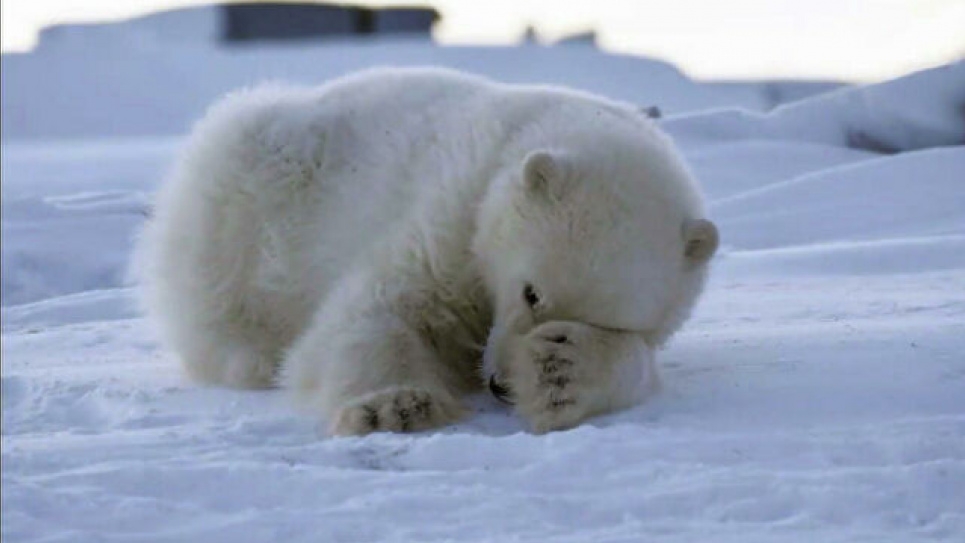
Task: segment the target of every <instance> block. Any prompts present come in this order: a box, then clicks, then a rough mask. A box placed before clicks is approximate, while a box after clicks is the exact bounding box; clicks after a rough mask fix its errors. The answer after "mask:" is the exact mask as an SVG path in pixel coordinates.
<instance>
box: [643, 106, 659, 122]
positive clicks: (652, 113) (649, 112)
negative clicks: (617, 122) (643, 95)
mask: <svg viewBox="0 0 965 543" xmlns="http://www.w3.org/2000/svg"><path fill="white" fill-rule="evenodd" d="M640 113H643V114H644V115H646V116H647V117H650V118H651V119H659V118H661V117H663V112H662V111H660V108H659V107H657V106H649V107H646V106H644V107H641V108H640Z"/></svg>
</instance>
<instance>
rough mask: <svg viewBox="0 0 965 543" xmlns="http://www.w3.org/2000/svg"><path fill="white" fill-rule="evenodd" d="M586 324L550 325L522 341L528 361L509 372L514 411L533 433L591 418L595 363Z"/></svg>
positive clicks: (547, 324)
mask: <svg viewBox="0 0 965 543" xmlns="http://www.w3.org/2000/svg"><path fill="white" fill-rule="evenodd" d="M590 334H591V332H590V330H589V329H588V327H586V326H585V325H582V324H579V323H569V322H550V323H546V324H543V325H541V326H539V327H537V328H536V329H535V330H533V331H532V332H530V334H529V335H528V336H527V337H526V342H527V349H526V352H525V356H526V357H527V358H528V360H526V361H525V363H524V364H522V365H521V366H522V367H516V368H514V371H515V372H516V375H515V377H514V379H513V381H514V382H513V383H512V385H511V386H512V390H513V395H514V399H515V402H516V410H517V411H518V412H519V414H520V415H521V416H523V417H524V418H525V419H527V420H528V421H529V424H530V426H531V427H532V429H533V431H534V432H536V433H545V432H549V431H552V430H562V429H565V428H570V427H573V426H576V425H577V424H579V423H580V422H582V421H583V420H585V419H586V418H587V417H589V416H590V415H592V414H594V408H593V406H594V405H595V395H596V390H595V389H596V388H597V386H596V384H595V383H596V381H598V380H599V379H598V375H597V373H599V364H600V361H598V360H594V359H593V354H592V352H591V351H592V348H591V347H592V346H591V343H592V341H593V339H592V337H591V335H590Z"/></svg>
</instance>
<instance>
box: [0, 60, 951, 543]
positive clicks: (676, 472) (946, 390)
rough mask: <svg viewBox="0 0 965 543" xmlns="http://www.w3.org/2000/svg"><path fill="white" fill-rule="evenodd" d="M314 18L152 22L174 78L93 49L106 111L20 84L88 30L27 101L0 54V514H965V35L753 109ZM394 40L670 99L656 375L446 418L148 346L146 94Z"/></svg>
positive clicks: (686, 531) (808, 532)
mask: <svg viewBox="0 0 965 543" xmlns="http://www.w3.org/2000/svg"><path fill="white" fill-rule="evenodd" d="M191 47H196V48H198V49H197V50H193V49H191ZM328 47H329V48H328V49H324V51H325V53H324V54H321V56H319V54H320V51H321V50H322V49H321V48H316V49H311V50H307V52H305V51H302V53H301V55H302V56H299V54H300V53H299V52H298V51H296V50H292V49H290V48H281V49H279V50H271V49H259V50H254V51H248V52H245V53H241V54H239V53H228V52H224V51H213V50H210V49H209V48H207V47H206V46H198V45H194V46H190V47H189V46H187V45H186V46H184V47H183V48H181V49H178V48H173V49H166V50H167V51H168V52H167V53H165V55H167V56H166V57H165V58H169V59H180V60H183V61H184V64H183V65H184V66H189V65H190V66H193V67H194V68H196V69H197V71H196V72H194V73H193V76H194V77H193V78H191V79H190V81H186V80H185V79H184V78H178V77H172V76H171V74H172V71H171V69H170V65H167V67H165V65H163V64H162V65H161V66H156V65H151V64H150V62H147V61H146V60H144V59H141V61H140V62H137V55H136V54H134V53H131V52H122V51H117V50H114V51H112V52H111V53H110V55H114V57H116V58H119V57H123V56H124V55H128V56H127V57H124V58H126V59H127V63H121V64H115V65H113V66H114V67H113V69H114V70H116V72H115V77H116V78H118V79H119V80H120V83H119V88H121V89H120V90H119V91H118V92H121V96H130V95H129V94H124V92H127V91H124V89H125V88H126V89H128V90H130V89H147V88H148V87H150V88H151V89H153V91H152V92H153V94H151V100H152V102H151V109H147V110H146V109H143V108H141V109H138V108H137V107H134V106H135V105H136V104H134V105H132V104H130V103H123V101H121V102H122V103H119V104H118V105H119V107H121V109H122V110H123V111H122V112H120V113H117V114H112V113H111V111H110V110H109V109H106V108H105V104H110V103H111V96H110V95H109V94H103V93H104V92H106V91H105V90H104V88H106V87H105V86H106V85H108V84H109V82H108V81H103V80H101V83H100V85H102V87H99V88H97V89H95V90H88V91H83V92H81V91H77V90H76V89H69V90H68V91H65V92H67V96H72V97H75V98H76V97H78V96H79V97H80V98H77V100H78V101H77V102H75V103H67V102H65V101H63V100H61V101H59V102H56V103H53V102H51V109H50V110H47V109H45V108H44V107H42V106H43V105H44V104H45V101H46V100H53V98H54V96H55V94H56V93H55V92H54V91H55V90H57V88H58V86H59V85H61V84H62V83H63V81H65V80H68V79H69V77H68V76H69V74H70V73H74V72H77V73H88V74H89V75H88V76H87V78H88V79H86V80H85V81H93V80H96V79H97V77H98V76H97V74H98V73H99V72H98V70H107V67H108V66H109V64H108V61H109V60H111V58H112V57H110V55H106V56H105V57H98V58H87V57H88V56H89V55H85V54H84V53H83V52H76V53H73V54H72V53H70V52H66V51H64V52H61V53H58V54H59V55H61V56H59V57H56V58H54V59H53V60H52V57H51V56H50V55H51V53H50V52H49V51H48V52H47V53H44V55H47V56H40V57H36V58H33V60H32V61H31V57H30V56H23V57H17V59H16V62H17V63H18V64H17V67H16V70H19V72H18V73H21V74H27V76H29V78H32V79H29V81H33V84H35V85H36V86H37V88H38V89H39V90H38V94H37V95H36V96H34V97H33V98H30V99H24V100H23V101H21V100H19V99H18V98H19V97H22V96H26V95H27V94H29V92H28V91H29V88H28V87H27V86H26V83H23V80H20V82H17V81H14V82H13V83H8V81H9V80H10V78H8V76H9V75H10V72H9V71H8V66H12V64H8V60H9V59H7V58H4V61H3V62H4V68H3V69H4V93H3V112H2V113H3V118H4V140H3V146H2V257H3V260H2V306H3V307H2V338H3V341H2V402H3V412H2V417H3V418H2V492H3V495H2V518H3V522H2V538H3V541H4V542H8V541H9V542H20V541H79V542H88V541H171V542H185V541H192V542H193V541H204V542H216V541H266V542H273V541H306V542H308V541H312V542H315V541H347V542H364V541H418V542H430V541H454V542H462V541H499V542H543V541H570V542H635V541H657V540H659V541H734V542H754V541H808V542H810V541H821V542H834V541H874V542H884V541H896V542H907V541H918V540H947V541H961V538H962V537H963V534H965V147H963V144H965V119H963V117H962V111H963V109H962V108H963V105H965V64H962V63H959V64H957V65H953V66H950V67H946V68H940V69H936V70H933V71H930V72H926V73H922V74H916V75H913V76H910V77H908V78H904V79H902V80H898V81H895V82H891V83H886V84H882V85H879V86H875V87H871V88H867V89H855V88H845V89H840V90H838V91H834V92H832V93H830V94H824V95H819V96H814V97H811V98H809V99H806V100H804V101H802V102H798V103H795V104H791V105H789V106H785V107H782V108H779V109H777V110H775V111H772V112H770V113H762V112H761V111H762V110H763V109H765V108H762V107H757V106H760V104H759V103H757V102H754V101H753V100H751V99H750V98H749V96H751V94H748V92H749V91H748V90H747V89H752V88H753V86H744V87H740V89H743V90H740V92H736V93H735V88H736V87H726V86H724V87H722V86H706V85H700V84H695V83H693V82H690V81H687V80H686V79H685V78H683V77H682V76H680V75H679V74H675V73H674V72H673V71H672V70H671V69H670V68H669V67H665V66H661V65H654V64H653V63H651V62H649V61H644V60H633V59H629V58H621V59H613V58H610V57H605V56H602V55H599V54H598V53H594V52H592V51H589V50H587V49H583V48H554V49H538V50H537V49H529V50H525V51H514V50H472V49H463V50H452V51H442V50H431V49H430V48H429V47H428V46H427V45H425V44H422V45H416V44H406V45H403V46H399V47H398V48H396V47H395V46H394V45H393V46H389V45H385V44H383V45H381V46H380V45H379V44H374V45H360V44H356V45H351V46H344V47H342V46H338V45H331V46H328ZM420 47H421V48H422V49H419V48H420ZM363 49H364V50H365V51H368V52H367V53H366V52H365V51H362V50H363ZM360 51H362V52H361V53H360ZM396 53H398V55H399V58H401V59H402V60H401V62H406V63H411V62H413V59H417V60H425V61H434V60H437V59H446V62H447V64H448V65H455V66H457V67H463V68H470V69H476V70H477V71H482V72H484V73H490V74H495V75H502V76H505V78H506V79H514V78H526V79H530V80H538V79H539V78H541V77H545V78H546V79H547V80H551V81H553V82H557V83H570V84H572V85H574V86H579V87H582V88H588V89H591V90H595V91H598V92H602V93H604V94H610V95H613V96H617V97H620V98H624V99H633V100H636V101H638V102H639V103H641V105H650V104H652V103H656V104H658V105H665V104H671V105H673V107H669V108H668V109H669V110H670V111H671V112H676V113H679V114H678V115H673V116H670V117H668V118H667V119H665V120H664V121H663V124H664V126H665V127H666V128H667V130H668V131H670V133H671V134H673V135H674V137H675V138H676V139H677V140H678V141H679V142H680V144H681V146H682V147H683V149H684V151H685V154H686V155H687V157H688V158H689V159H690V161H691V163H692V165H693V168H694V170H695V171H696V173H697V174H698V176H699V177H700V179H701V180H702V182H703V184H704V186H705V187H706V191H707V193H708V196H709V199H710V201H711V206H710V210H711V215H712V217H713V218H714V219H715V220H716V221H717V222H718V224H719V226H720V228H721V231H722V234H723V239H724V251H723V254H722V255H721V257H720V258H719V260H718V262H717V264H716V266H715V269H714V273H713V277H712V280H711V282H710V284H709V287H708V289H707V294H706V297H705V298H704V300H703V302H702V303H701V305H700V307H699V309H698V311H697V312H696V314H695V316H694V318H693V320H692V321H691V322H690V323H689V325H688V326H687V327H686V329H685V331H684V332H683V333H681V334H680V335H679V336H678V337H677V338H676V339H675V340H674V342H673V344H672V345H671V346H670V347H669V348H668V349H667V350H666V351H665V352H663V353H662V363H661V366H662V369H663V376H664V390H663V392H662V393H661V394H660V395H659V396H658V397H657V398H656V399H655V400H654V401H652V402H651V403H649V404H647V405H644V406H641V407H638V408H635V409H632V410H630V411H627V412H624V413H619V414H615V415H611V416H607V417H602V418H599V419H596V420H594V421H592V423H590V424H587V425H584V426H582V427H580V428H577V429H574V430H571V431H567V432H559V433H554V434H549V435H545V436H534V435H530V434H527V433H525V432H524V431H523V427H522V424H521V423H520V421H518V420H517V419H515V418H514V417H513V416H512V415H511V414H510V413H508V412H507V411H506V410H505V409H504V408H503V407H502V406H500V405H499V404H497V403H496V402H495V401H494V400H492V399H490V398H488V397H486V396H480V397H478V398H476V400H475V407H476V413H475V414H474V416H472V417H471V418H469V419H467V420H466V421H465V422H463V423H461V424H459V425H457V426H455V427H451V428H447V429H445V430H442V431H437V432H429V433H425V434H420V435H391V434H380V435H372V436H368V437H364V438H339V439H332V438H329V437H327V436H325V435H324V432H323V431H321V430H319V428H318V427H317V425H316V421H314V420H311V419H308V418H305V417H304V416H302V415H298V414H296V413H295V412H294V410H293V409H291V407H290V405H289V403H288V402H287V401H286V398H285V395H284V393H283V392H282V391H268V392H241V391H229V390H222V389H214V388H204V387H200V386H197V385H194V384H192V383H190V382H188V381H186V380H185V378H184V377H183V376H182V374H181V372H180V371H179V368H178V366H177V363H176V361H175V360H174V357H173V356H172V354H171V353H170V352H167V351H165V350H164V349H162V348H161V347H159V345H158V344H157V341H156V337H155V334H154V332H153V330H152V327H151V325H150V323H149V322H147V321H145V320H144V319H143V318H141V316H140V315H139V313H138V311H137V309H136V307H135V305H134V302H133V300H134V295H133V289H132V287H131V286H130V285H128V284H126V283H125V281H124V277H125V266H126V262H127V259H128V257H129V251H130V246H131V236H132V235H133V232H134V231H135V229H136V227H137V226H138V225H139V224H140V223H141V222H142V221H143V219H144V216H145V214H146V213H148V212H149V206H150V201H151V195H152V193H153V191H154V190H155V188H156V187H157V184H158V183H159V182H160V181H161V179H162V178H163V176H164V173H165V170H166V168H167V165H168V164H169V161H170V159H171V156H172V155H173V153H174V152H175V150H176V148H177V145H178V143H179V139H178V137H177V136H176V134H175V135H172V130H169V128H170V126H169V124H168V123H170V122H172V118H168V117H165V115H168V114H169V113H171V112H175V113H177V115H175V116H174V117H173V119H174V120H175V121H178V120H179V119H180V120H183V119H182V117H183V116H184V115H186V114H187V113H188V112H191V111H193V109H192V108H195V107H197V104H194V102H193V100H196V99H198V98H199V97H201V96H203V95H205V93H209V92H214V89H220V88H222V87H227V86H230V85H234V84H242V83H245V82H246V81H248V82H250V81H251V80H253V79H254V78H257V77H259V76H260V75H261V74H260V72H259V70H260V68H259V67H260V66H266V65H269V64H271V60H272V59H273V58H277V59H279V60H278V62H279V65H281V66H287V67H288V68H285V69H294V68H292V67H295V66H307V65H309V64H310V63H311V60H312V58H315V59H316V60H317V59H322V60H323V61H328V60H332V59H335V58H338V59H339V63H338V64H337V66H335V67H333V66H331V65H330V66H327V67H326V68H325V69H320V70H319V71H318V72H316V74H318V73H323V74H324V73H329V72H332V73H334V72H338V71H344V70H348V69H351V68H353V67H359V66H363V65H368V64H371V63H385V62H389V61H391V60H392V58H394V57H393V55H395V54H396ZM152 54H160V53H157V52H155V53H152ZM178 55H181V57H178ZM234 55H239V58H235V59H234V60H232V59H230V58H229V57H233V56H234ZM339 55H341V56H339ZM189 57H190V58H189ZM148 58H149V59H156V58H157V57H156V56H155V57H151V56H150V55H149V56H148ZM254 58H257V59H260V60H259V62H258V63H254V64H253V65H252V66H253V67H252V68H251V69H250V70H249V71H244V70H242V66H243V64H244V63H243V62H242V61H243V60H244V59H248V60H251V59H254ZM191 59H193V60H191ZM197 59H201V60H200V61H198V60H197ZM180 60H179V62H180ZM537 60H538V63H537V62H536V61H537ZM31 62H32V64H31ZM172 62H173V60H172ZM85 63H86V64H85ZM537 64H538V66H539V69H538V70H537V69H536V68H535V66H536V65H537ZM31 66H32V68H31ZM222 68H224V70H222ZM531 69H532V71H531ZM31 70H32V71H31ZM125 70H127V71H125ZM154 70H157V71H156V74H155V75H154V76H151V77H153V78H149V79H148V80H147V82H145V81H141V80H138V78H139V77H142V76H145V77H147V75H150V74H149V72H151V71H154ZM325 70H328V72H326V71H325ZM105 73H107V72H105ZM661 73H662V74H664V75H663V76H660V75H659V74H661ZM132 74H133V75H132ZM146 74H147V75H146ZM158 74H159V75H158ZM547 74H553V75H552V76H551V77H550V76H548V75H547ZM654 74H656V75H654ZM162 76H164V77H162ZM25 77H26V76H25ZM45 81H46V83H45ZM628 81H632V82H633V84H634V85H637V86H638V87H639V88H637V87H628V86H627V85H626V82H628ZM8 84H9V85H11V86H10V87H8ZM17 85H21V86H22V87H23V88H22V89H21V90H19V91H17V92H21V91H22V93H21V94H17V93H16V92H14V93H13V94H10V93H8V90H9V89H13V88H14V87H15V86H17ZM158 85H160V86H159V87H158ZM182 87H187V90H188V91H190V92H187V93H186V94H187V95H189V97H190V100H187V101H185V98H184V95H182V94H179V91H180V90H181V89H182ZM198 87H203V88H204V89H206V90H205V92H199V91H197V88H198ZM192 89H193V90H192ZM122 91H123V92H122ZM84 92H89V94H90V95H89V96H84ZM749 102H754V103H749ZM754 104H757V106H755V105H754ZM728 105H734V106H737V107H735V108H733V109H728V108H727V106H728ZM85 107H86V109H85ZM125 107H129V108H130V111H137V112H138V115H141V116H142V118H140V120H138V118H126V117H125V116H126V115H127V111H128V110H124V108H125ZM708 108H709V109H708ZM75 110H76V111H75ZM754 110H756V112H754ZM51 111H53V113H51ZM58 112H72V116H70V117H69V118H62V117H58V115H59V113H58ZM11 114H14V115H15V117H14V120H10V121H8V120H7V119H8V115H11ZM171 115H174V113H171ZM178 115H181V117H179V116H178ZM17 119H19V120H17ZM32 120H36V124H35V125H31V124H30V122H31V121H32ZM88 120H93V122H94V125H93V127H91V126H84V125H83V123H84V122H85V121H88ZM178 122H180V121H178ZM8 123H11V124H8ZM14 123H20V124H14ZM139 123H141V124H139ZM179 126H181V125H179ZM182 129H183V126H182ZM8 130H10V131H11V132H8ZM174 132H177V131H174ZM126 134H139V136H138V137H126V138H119V137H118V136H123V135H126ZM151 134H154V135H151ZM65 136H85V139H83V140H77V139H75V140H56V139H52V138H55V137H65ZM95 136H97V137H95ZM104 136H115V138H114V139H109V138H106V137H104Z"/></svg>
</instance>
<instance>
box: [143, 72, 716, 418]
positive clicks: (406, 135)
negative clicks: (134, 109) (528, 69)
mask: <svg viewBox="0 0 965 543" xmlns="http://www.w3.org/2000/svg"><path fill="white" fill-rule="evenodd" d="M717 245H718V240H717V229H716V228H715V227H714V225H713V224H712V223H711V222H709V221H708V220H706V219H705V218H704V205H703V202H702V198H701V195H700V192H699V190H698V187H697V186H696V184H695V182H694V180H693V178H692V177H691V175H690V174H689V173H688V171H687V169H686V167H685V166H684V164H683V162H682V160H681V158H680V156H679V154H678V152H677V151H676V150H675V148H674V146H673V144H672V143H671V141H670V140H669V139H668V138H667V137H666V136H665V135H664V134H663V133H661V131H660V130H659V129H658V128H657V127H656V125H655V124H654V123H653V122H652V121H651V120H649V119H647V118H646V117H645V116H644V115H642V114H640V113H639V112H638V111H637V108H636V107H635V106H633V105H630V104H623V103H618V102H614V101H611V100H607V99H604V98H600V97H596V96H592V95H589V94H584V93H579V92H574V91H570V90H564V89H559V88H550V87H535V86H515V85H504V84H499V83H495V82H492V81H489V80H486V79H483V78H480V77H475V76H471V75H466V74H461V73H457V72H452V71H446V70H438V69H378V70H371V71H367V72H362V73H359V74H356V75H352V76H349V77H344V78H341V79H338V80H335V81H333V82H331V83H329V84H327V85H324V86H322V87H318V88H295V87H286V86H277V85H276V86H263V87H259V88H255V89H253V90H247V91H242V92H238V93H235V94H232V95H230V96H229V97H227V98H225V99H224V100H222V101H221V102H220V103H218V104H216V105H215V106H214V107H212V108H211V110H210V111H209V112H208V113H207V115H206V116H205V117H204V118H203V119H202V120H201V121H200V122H199V123H198V124H197V126H196V127H195V128H194V131H193V133H192V135H191V137H190V139H189V142H188V144H187V146H186V148H185V149H184V150H183V152H182V153H181V155H180V157H179V159H178V161H177V163H176V165H175V168H174V171H173V173H172V175H171V178H170V179H169V180H168V182H167V183H166V184H165V185H164V186H163V187H162V189H161V191H160V193H159V195H158V200H157V204H156V208H155V213H154V217H153V219H152V220H151V221H150V223H149V225H148V227H147V230H146V233H145V236H144V238H143V240H142V242H141V244H140V248H139V252H140V254H141V268H142V270H143V272H144V283H145V286H146V289H145V292H146V301H147V304H148V309H149V311H150V313H151V314H153V316H154V317H155V318H156V320H157V322H158V323H159V326H160V328H161V331H162V333H163V337H164V338H165V340H166V342H167V343H168V344H169V345H170V346H171V347H172V348H173V349H174V350H175V351H176V352H177V353H178V354H179V356H180V358H181V360H182V361H183V364H184V366H185V368H186V369H187V371H188V373H189V374H190V375H191V376H192V377H193V378H195V379H196V380H198V381H201V382H205V383H212V384H218V385H224V386H232V387H252V388H257V387H269V386H272V385H273V384H275V383H276V382H277V383H280V384H281V385H283V386H285V387H287V388H289V389H290V390H291V392H292V394H293V395H294V396H295V398H296V399H297V400H298V402H299V403H300V404H301V405H303V406H305V407H307V408H308V409H310V410H312V411H313V412H315V413H317V414H318V415H320V416H322V417H324V418H325V419H326V420H327V421H328V423H329V424H330V427H331V430H332V432H333V433H335V434H365V433H368V432H373V431H382V430H389V431H415V430H422V429H426V428H432V427H437V426H440V425H444V424H448V423H451V422H453V421H456V420H458V419H459V418H460V417H462V416H463V415H464V414H465V412H466V409H465V407H464V405H463V398H464V396H465V395H466V394H469V393H471V392H473V391H477V390H480V388H481V387H484V386H485V385H486V384H487V383H488V384H489V385H490V386H491V387H492V388H493V389H494V390H496V391H498V392H500V394H501V395H503V396H506V397H507V398H508V400H509V401H510V402H512V403H513V404H514V408H515V410H516V411H517V412H518V414H519V415H520V416H522V417H523V418H524V419H526V420H527V421H528V423H529V424H530V426H531V428H532V429H533V430H534V431H536V432H545V431H550V430H555V429H561V428H567V427H571V426H573V425H576V424H579V423H580V422H581V421H583V420H585V419H586V418H587V417H590V416H593V415H595V414H599V413H603V412H607V411H612V410H615V409H620V408H623V407H626V406H630V405H633V404H635V403H637V402H639V401H641V400H643V399H644V398H645V397H646V396H647V395H648V394H649V393H650V392H652V391H653V389H654V386H655V385H656V372H655V367H654V350H655V349H656V348H658V347H660V346H661V345H662V344H663V343H664V342H665V341H666V340H667V339H668V338H669V337H670V336H671V334H673V333H674V331H676V330H677V329H678V328H679V327H680V326H681V324H682V323H683V322H684V320H685V319H686V318H687V316H688V314H689V312H690V310H691V308H692V306H693V305H694V303H695V301H696V299H697V297H698V295H699V293H700V291H701V289H702V286H703V283H704V279H705V275H706V273H707V263H708V261H709V259H710V257H711V256H712V255H713V254H714V252H715V250H716V248H717Z"/></svg>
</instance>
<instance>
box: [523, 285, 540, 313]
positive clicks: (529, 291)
mask: <svg viewBox="0 0 965 543" xmlns="http://www.w3.org/2000/svg"><path fill="white" fill-rule="evenodd" d="M523 301H524V302H526V305H528V306H529V307H530V308H535V307H536V306H538V305H539V302H540V299H539V293H537V292H536V289H535V288H533V285H530V284H529V283H527V284H526V286H525V287H523Z"/></svg>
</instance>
